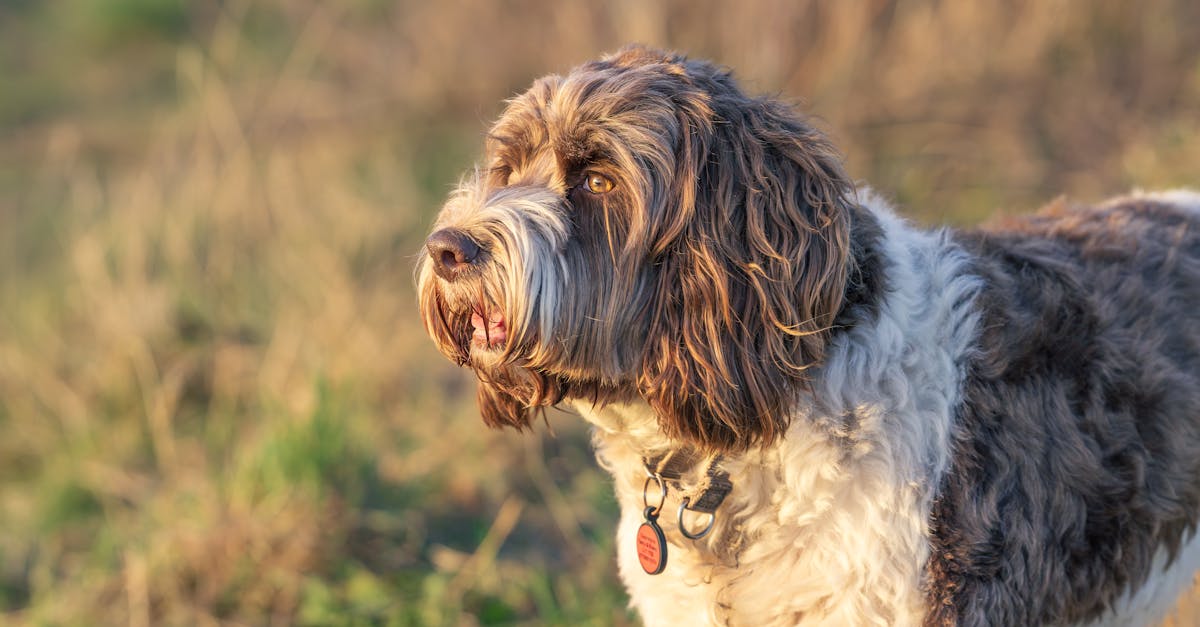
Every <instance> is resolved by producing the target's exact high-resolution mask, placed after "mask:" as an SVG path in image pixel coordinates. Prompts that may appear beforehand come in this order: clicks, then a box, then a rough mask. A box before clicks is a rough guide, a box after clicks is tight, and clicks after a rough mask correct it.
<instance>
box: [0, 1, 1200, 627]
mask: <svg viewBox="0 0 1200 627" xmlns="http://www.w3.org/2000/svg"><path fill="white" fill-rule="evenodd" d="M735 7H736V8H735ZM629 41H642V42H647V43H652V44H656V45H662V46H665V47H671V48H677V49H680V50H686V51H689V52H690V53H691V54H693V55H695V56H701V57H708V58H713V59H717V60H719V61H720V62H722V63H724V64H727V65H729V66H731V67H733V68H735V69H736V70H737V73H738V75H739V76H740V77H741V80H742V83H743V85H745V86H746V87H747V88H748V89H749V90H750V91H752V92H756V93H763V92H766V93H777V94H780V95H781V96H782V97H785V98H788V99H791V100H795V101H798V102H803V107H804V108H805V110H807V111H809V112H811V113H812V114H813V115H815V116H816V117H817V120H818V123H819V125H820V126H821V127H823V128H825V129H826V130H828V131H829V132H830V133H831V134H832V135H833V137H834V138H835V140H836V141H837V143H838V144H839V145H840V146H841V147H842V149H843V151H844V152H845V155H846V160H847V167H848V169H849V170H850V172H851V173H852V174H853V175H854V176H855V177H856V178H859V179H861V180H864V181H870V182H871V184H872V185H873V186H874V187H875V188H876V189H878V190H879V191H880V192H882V193H883V194H885V195H886V196H888V197H890V198H893V199H894V200H896V201H897V203H898V204H899V205H900V206H901V207H902V208H903V211H904V213H905V214H906V215H908V216H910V217H911V218H912V219H913V220H915V221H917V222H920V223H923V224H937V223H943V222H946V223H950V224H955V225H970V224H974V223H977V222H979V221H980V220H983V219H985V218H987V217H988V216H993V215H996V214H1000V213H1016V212H1024V211H1028V210H1030V209H1032V208H1035V207H1036V206H1038V205H1040V204H1042V203H1044V202H1047V201H1050V200H1052V199H1054V198H1055V197H1057V196H1059V195H1063V194H1065V195H1066V196H1067V197H1069V198H1072V199H1077V200H1082V201H1089V200H1097V199H1100V198H1103V197H1105V196H1107V195H1111V194H1116V193H1121V192H1125V191H1128V190H1130V189H1132V188H1135V187H1145V188H1162V187H1172V186H1183V185H1191V186H1200V4H1198V3H1194V2H1190V1H1188V0H1151V1H1147V2H1141V3H1132V2H1125V1H1123V0H1098V1H1095V2H1065V1H1057V0H1055V1H1048V2H1035V1H1026V2H1020V1H1014V2H1007V3H988V4H985V3H968V2H908V1H903V0H895V1H882V0H873V1H864V2H839V3H833V2H817V1H815V0H813V1H808V2H794V3H787V2H777V1H775V0H748V1H744V2H738V3H736V4H734V3H718V2H710V1H707V0H703V1H698V2H682V1H676V0H662V1H656V2H645V3H638V2H616V3H612V4H601V3H595V2H587V1H584V0H563V1H562V2H555V3H544V4H543V3H539V2H534V1H532V0H514V1H512V2H506V3H493V2H485V1H484V0H464V1H462V2H457V3H451V2H440V3H435V2H432V1H429V2H421V1H401V2H396V3H391V2H385V1H382V0H344V1H342V2H323V1H319V0H295V1H285V0H227V1H224V2H211V3H185V2H183V0H57V1H55V2H44V3H42V2H34V1H32V0H0V624H11V625H131V626H148V625H291V624H299V625H371V624H379V625H472V624H489V625H500V624H505V625H509V624H516V625H543V624H545V625H629V624H636V623H637V621H636V618H635V617H634V616H632V615H631V614H630V613H629V612H628V611H626V610H625V608H624V604H625V596H624V592H623V591H622V589H621V586H620V584H619V582H618V581H617V579H616V574H615V567H614V559H613V554H614V548H613V546H612V541H611V539H610V535H611V533H610V532H611V530H612V528H613V526H614V523H615V519H616V515H617V512H616V504H615V501H614V500H613V497H612V494H611V491H610V488H609V486H608V483H607V481H606V479H605V477H604V476H603V475H602V473H601V471H600V470H599V469H598V468H597V467H596V465H595V463H594V461H593V460H592V458H591V455H590V452H589V450H588V446H587V438H588V435H587V431H586V429H585V428H584V427H583V425H582V424H580V423H581V421H579V420H578V419H576V418H574V417H572V416H570V415H567V414H560V413H554V414H551V415H550V416H549V420H548V425H547V426H546V427H541V428H539V429H538V430H537V432H536V433H535V434H534V435H528V434H526V435H524V436H518V435H517V434H515V433H500V432H492V431H488V430H486V429H485V428H484V427H483V425H482V424H481V422H480V420H479V417H478V414H477V412H476V410H475V407H474V381H473V380H472V377H471V375H470V374H469V373H468V372H465V371H461V370H459V369H457V368H455V367H454V366H453V365H452V364H450V363H449V362H447V361H446V360H445V359H443V358H442V357H440V356H439V355H438V354H437V353H436V352H435V351H434V350H433V346H432V343H431V342H429V341H428V339H427V338H426V337H425V334H424V332H423V330H422V327H421V323H420V321H419V320H418V318H417V315H416V305H415V298H414V287H413V272H412V269H413V266H414V263H415V261H416V259H417V255H419V254H420V251H421V246H422V240H423V238H424V236H425V234H426V231H427V229H428V226H429V224H430V222H431V220H432V216H433V215H434V214H435V213H436V211H437V209H438V207H439V205H440V202H441V200H442V199H443V198H444V197H445V195H446V193H447V192H448V191H449V189H450V188H451V187H452V186H453V184H454V183H455V182H456V180H457V178H458V176H459V175H460V174H461V172H462V171H463V170H464V169H466V168H469V167H470V166H471V164H472V163H473V162H474V160H475V159H476V158H477V157H478V155H479V153H480V150H481V147H482V142H481V136H482V133H483V131H484V129H485V128H486V126H487V123H488V122H489V121H490V120H492V119H494V118H495V116H496V115H497V114H498V113H499V111H500V108H501V106H502V100H503V99H504V98H506V97H509V96H511V95H513V94H515V93H517V92H519V91H520V90H521V89H523V88H524V87H525V86H526V85H527V84H528V83H529V82H530V81H531V80H532V79H533V78H534V77H536V76H538V75H541V74H544V73H547V72H552V71H553V72H563V71H566V70H567V69H569V68H570V67H571V66H573V65H575V64H577V63H579V62H582V61H584V60H586V59H589V58H592V57H594V56H596V55H597V54H599V53H601V52H604V51H608V50H613V49H615V48H617V47H619V46H620V45H621V44H623V43H626V42H629ZM1194 603H1195V602H1194V601H1193V604H1194ZM1198 621H1200V611H1198V610H1196V609H1195V608H1188V609H1185V610H1184V611H1183V613H1182V614H1181V615H1180V616H1179V617H1178V618H1177V620H1176V624H1179V625H1192V624H1196V622H1198Z"/></svg>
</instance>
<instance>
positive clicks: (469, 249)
mask: <svg viewBox="0 0 1200 627" xmlns="http://www.w3.org/2000/svg"><path fill="white" fill-rule="evenodd" d="M425 248H426V249H428V250H429V258H430V259H431V260H432V261H433V271H434V272H436V273H437V275H438V276H440V277H442V278H443V279H446V280H447V281H453V280H454V278H455V277H457V276H458V275H459V274H460V273H461V272H462V271H463V270H466V269H467V268H469V267H470V266H471V264H472V263H474V262H475V258H476V257H478V256H479V244H476V243H475V242H474V240H472V239H471V238H470V237H467V235H466V234H465V233H463V232H462V231H456V230H454V229H441V230H440V231H436V232H434V234H433V235H430V236H429V239H427V240H425Z"/></svg>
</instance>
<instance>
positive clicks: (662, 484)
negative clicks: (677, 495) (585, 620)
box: [642, 472, 667, 516]
mask: <svg viewBox="0 0 1200 627" xmlns="http://www.w3.org/2000/svg"><path fill="white" fill-rule="evenodd" d="M651 481H655V482H657V483H658V491H659V495H658V505H657V506H655V507H654V511H653V512H651V515H653V516H657V515H658V514H659V513H661V512H662V508H663V504H664V503H666V502H667V482H666V481H663V479H662V477H660V476H658V473H654V472H652V473H648V476H647V477H646V482H645V483H643V484H642V504H643V505H645V506H646V507H650V499H649V497H648V496H647V494H646V492H647V491H648V490H649V489H650V482H651Z"/></svg>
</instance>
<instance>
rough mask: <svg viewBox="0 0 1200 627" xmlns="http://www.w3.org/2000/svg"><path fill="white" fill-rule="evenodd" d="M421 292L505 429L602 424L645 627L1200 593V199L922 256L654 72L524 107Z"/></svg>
mask: <svg viewBox="0 0 1200 627" xmlns="http://www.w3.org/2000/svg"><path fill="white" fill-rule="evenodd" d="M417 282H418V292H419V300H420V309H421V315H422V319H423V321H424V324H425V327H426V329H427V331H428V332H429V334H430V335H431V337H432V338H433V340H434V341H435V342H436V343H437V345H438V348H439V349H440V351H441V352H442V353H444V354H445V355H446V356H447V357H449V358H450V359H452V360H454V361H455V362H457V363H459V364H460V365H464V366H468V367H470V368H471V369H472V370H474V373H475V374H476V375H477V377H478V380H479V387H478V390H479V392H478V400H479V407H480V411H481V413H482V416H483V419H484V421H485V422H486V423H487V424H488V425H491V426H495V427H515V428H517V429H525V428H528V427H529V426H530V425H531V424H532V421H533V419H534V418H535V417H536V416H537V415H538V414H539V413H541V412H542V411H543V410H544V408H546V407H548V406H553V405H563V406H568V407H573V408H574V409H576V410H577V411H578V413H579V414H580V415H582V416H583V418H584V419H586V420H587V421H589V422H590V423H592V425H594V430H593V431H594V436H593V439H594V444H595V447H596V452H597V458H598V460H599V461H600V464H601V465H602V466H603V467H604V468H606V469H607V470H608V471H610V472H611V473H612V475H613V477H614V480H615V485H616V488H615V490H616V495H617V499H618V501H619V502H620V507H621V520H620V523H619V530H618V532H617V535H618V547H619V548H618V553H619V555H618V566H619V571H620V575H621V578H622V580H623V581H624V583H625V585H626V586H627V588H628V591H629V595H630V599H631V605H632V607H634V608H636V610H637V611H638V612H639V613H640V615H641V616H642V618H643V620H644V622H645V623H646V624H647V625H675V624H679V625H707V624H730V625H810V624H812V625H816V624H821V625H1043V624H1053V625H1066V624H1094V625H1101V624H1121V625H1124V624H1147V623H1152V622H1154V621H1157V620H1160V619H1161V618H1162V617H1163V616H1164V614H1165V612H1166V611H1167V610H1168V609H1169V608H1170V607H1171V605H1172V603H1173V600H1174V598H1175V597H1176V596H1177V595H1178V594H1179V593H1180V592H1181V591H1182V590H1184V589H1185V588H1186V587H1187V586H1188V584H1189V583H1190V582H1191V580H1192V577H1193V572H1194V571H1195V570H1196V568H1197V566H1198V565H1200V541H1198V540H1197V539H1196V525H1197V520H1198V518H1200V194H1197V193H1194V192H1189V191H1173V192H1164V193H1153V194H1142V193H1139V194H1135V195H1131V196H1128V197H1123V198H1118V199H1114V200H1111V201H1108V202H1106V203H1103V204H1100V205H1098V206H1093V207H1082V206H1076V205H1072V204H1070V203H1067V202H1065V201H1058V202H1055V203H1053V204H1051V205H1050V206H1049V207H1047V208H1045V209H1044V210H1042V211H1040V212H1039V213H1036V214H1033V215H1030V216H1026V217H1015V218H1010V219H1007V220H1003V221H999V222H997V223H995V224H992V225H990V226H988V227H986V228H983V229H979V230H939V231H934V232H927V231H923V230H920V229H917V228H915V227H913V226H912V225H910V224H909V223H907V222H905V221H904V220H902V219H900V218H899V217H897V216H896V214H895V213H893V211H892V209H891V208H889V206H888V205H887V203H886V202H884V201H883V200H881V199H880V198H879V197H878V196H876V195H875V194H873V193H872V192H870V191H869V190H868V189H866V188H863V187H860V186H858V185H856V184H855V183H854V182H853V181H852V180H851V179H850V178H849V177H848V175H847V174H846V172H845V170H844V169H843V165H842V162H841V157H840V155H839V153H838V151H837V150H836V149H835V148H834V146H833V145H831V143H830V141H829V140H828V139H827V138H826V137H825V135H823V134H822V133H821V132H820V131H818V130H817V129H816V128H814V126H813V125H812V124H811V123H810V122H809V121H808V120H807V119H806V118H805V117H803V116H802V115H801V114H799V113H798V112H796V111H795V110H794V109H793V108H792V107H790V106H788V105H786V104H784V103H781V102H779V101H778V100H775V99H771V98H763V97H751V96H748V95H746V94H745V93H744V92H743V91H742V90H741V89H740V88H739V87H738V85H737V84H736V83H735V81H734V79H733V78H732V76H731V73H730V72H729V71H728V70H726V69H724V68H721V67H718V66H716V65H713V64H711V63H708V62H705V61H699V60H691V59H688V58H687V57H684V56H681V55H679V54H675V53H667V52H660V51H656V50H652V49H648V48H645V47H639V46H633V47H628V48H625V49H623V50H621V51H619V52H617V53H615V54H612V55H609V56H606V57H604V58H602V59H600V60H597V61H593V62H589V63H585V64H583V65H581V66H579V67H577V68H575V69H573V70H571V71H570V72H569V73H567V74H566V75H565V76H553V75H552V76H547V77H545V78H542V79H540V80H538V81H536V82H535V83H534V84H533V86H532V87H531V88H530V89H529V90H528V91H527V92H525V93H524V94H522V95H520V96H517V97H515V98H513V99H512V100H511V101H509V102H508V104H507V108H506V110H505V111H504V113H503V114H502V116H501V117H500V119H499V121H497V122H496V123H495V125H494V126H493V127H492V128H491V130H490V132H489V133H488V135H487V139H486V162H485V163H484V164H483V165H481V166H480V167H479V168H477V169H476V170H475V171H474V172H473V173H472V174H469V175H468V176H467V177H466V178H465V179H464V180H463V181H462V183H461V184H460V186H459V187H458V189H457V191H455V192H454V193H453V195H452V196H451V197H450V198H449V200H448V201H447V202H446V204H445V205H444V207H443V208H442V209H441V211H440V213H439V215H438V217H437V219H436V224H435V225H434V227H433V231H432V234H431V235H430V236H429V238H428V239H427V241H426V245H425V251H423V253H422V255H421V259H420V261H419V262H418V268H417Z"/></svg>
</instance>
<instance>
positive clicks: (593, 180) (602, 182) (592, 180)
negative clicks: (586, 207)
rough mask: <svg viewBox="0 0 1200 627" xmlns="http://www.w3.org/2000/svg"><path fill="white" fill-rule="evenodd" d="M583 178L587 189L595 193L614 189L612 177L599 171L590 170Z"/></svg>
mask: <svg viewBox="0 0 1200 627" xmlns="http://www.w3.org/2000/svg"><path fill="white" fill-rule="evenodd" d="M586 177H587V178H585V179H584V180H583V184H584V186H585V187H587V190H588V191H589V192H591V193H593V194H604V193H607V192H610V191H612V188H613V182H612V179H610V178H608V177H607V176H604V175H603V174H600V173H598V172H588V173H587V174H586Z"/></svg>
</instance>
